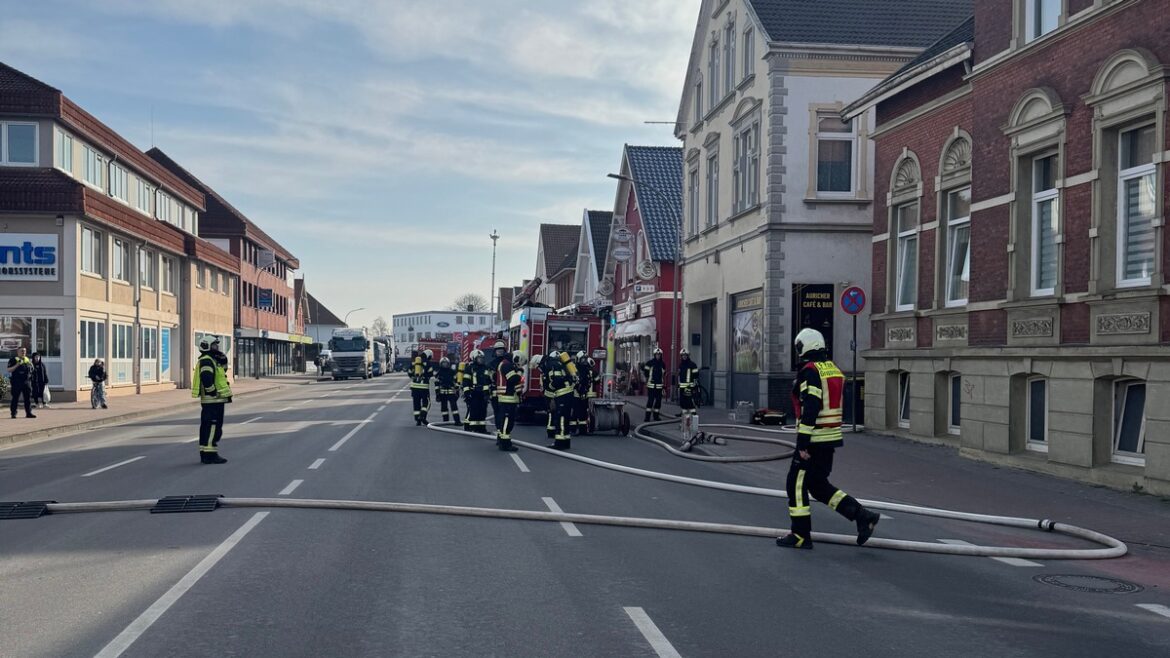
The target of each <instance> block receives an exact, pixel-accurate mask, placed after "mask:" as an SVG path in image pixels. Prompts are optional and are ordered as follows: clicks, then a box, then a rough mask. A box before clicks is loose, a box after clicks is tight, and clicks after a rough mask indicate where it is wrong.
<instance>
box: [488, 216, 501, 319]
mask: <svg viewBox="0 0 1170 658" xmlns="http://www.w3.org/2000/svg"><path fill="white" fill-rule="evenodd" d="M488 237H489V238H491V239H492V289H491V290H490V291H488V299H489V300H491V302H490V303H491V309H492V324H493V325H494V324H495V321H496V241H497V240H499V239H500V234H499V232H498V231H496V229H494V228H493V229H492V234H491V235H489V236H488Z"/></svg>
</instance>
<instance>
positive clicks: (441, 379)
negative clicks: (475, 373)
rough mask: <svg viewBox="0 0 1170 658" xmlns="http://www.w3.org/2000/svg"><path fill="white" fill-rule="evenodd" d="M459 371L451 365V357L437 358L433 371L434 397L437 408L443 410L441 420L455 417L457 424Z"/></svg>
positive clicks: (444, 420) (446, 420)
mask: <svg viewBox="0 0 1170 658" xmlns="http://www.w3.org/2000/svg"><path fill="white" fill-rule="evenodd" d="M461 383H462V382H460V381H459V372H458V371H456V370H455V368H453V367H451V359H449V358H447V357H443V358H441V359H439V369H438V370H436V371H435V397H437V398H438V400H439V408H440V409H442V411H443V422H444V423H446V422H448V421H450V420H451V416H452V415H453V416H454V417H455V424H456V425H458V424H459V422H460V421H459V385H460V384H461Z"/></svg>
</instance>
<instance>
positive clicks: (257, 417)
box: [240, 416, 264, 425]
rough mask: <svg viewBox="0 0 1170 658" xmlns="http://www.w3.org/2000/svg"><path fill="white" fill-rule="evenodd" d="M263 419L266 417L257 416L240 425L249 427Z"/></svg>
mask: <svg viewBox="0 0 1170 658" xmlns="http://www.w3.org/2000/svg"><path fill="white" fill-rule="evenodd" d="M263 417H264V416H256V417H255V418H249V419H248V420H245V421H244V422H242V423H240V424H241V425H247V424H248V423H254V422H256V421H258V420H260V419H261V418H263Z"/></svg>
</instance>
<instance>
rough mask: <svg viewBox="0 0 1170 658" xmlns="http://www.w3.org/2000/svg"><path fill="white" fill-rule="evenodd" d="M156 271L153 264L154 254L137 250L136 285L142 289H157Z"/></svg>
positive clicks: (144, 250) (146, 250)
mask: <svg viewBox="0 0 1170 658" xmlns="http://www.w3.org/2000/svg"><path fill="white" fill-rule="evenodd" d="M157 279H158V271H157V269H156V268H155V264H154V252H153V251H150V250H149V249H139V250H138V285H140V286H142V287H144V288H156V287H158V280H157Z"/></svg>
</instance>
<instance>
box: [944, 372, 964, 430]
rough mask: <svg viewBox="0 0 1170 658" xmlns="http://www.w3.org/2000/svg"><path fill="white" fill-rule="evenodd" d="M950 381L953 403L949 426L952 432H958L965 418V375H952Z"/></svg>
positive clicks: (948, 421)
mask: <svg viewBox="0 0 1170 658" xmlns="http://www.w3.org/2000/svg"><path fill="white" fill-rule="evenodd" d="M949 383H950V401H951V404H950V415H949V417H948V419H947V427H948V428H949V430H950V433H951V434H958V433H959V428H960V427H961V426H962V420H963V416H962V411H963V376H962V375H959V374H954V375H951V376H950V382H949Z"/></svg>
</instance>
